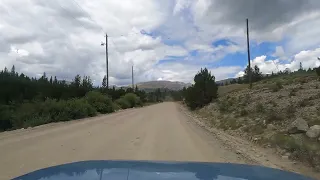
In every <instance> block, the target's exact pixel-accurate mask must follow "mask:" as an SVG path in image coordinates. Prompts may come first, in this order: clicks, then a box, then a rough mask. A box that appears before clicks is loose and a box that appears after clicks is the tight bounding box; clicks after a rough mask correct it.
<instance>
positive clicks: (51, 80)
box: [49, 76, 52, 84]
mask: <svg viewBox="0 0 320 180" xmlns="http://www.w3.org/2000/svg"><path fill="white" fill-rule="evenodd" d="M49 82H50V84H52V76H51V77H50V81H49Z"/></svg>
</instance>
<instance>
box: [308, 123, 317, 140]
mask: <svg viewBox="0 0 320 180" xmlns="http://www.w3.org/2000/svg"><path fill="white" fill-rule="evenodd" d="M306 135H307V136H308V137H309V138H317V137H319V136H320V126H319V125H314V126H311V127H310V129H309V130H308V131H307V133H306Z"/></svg>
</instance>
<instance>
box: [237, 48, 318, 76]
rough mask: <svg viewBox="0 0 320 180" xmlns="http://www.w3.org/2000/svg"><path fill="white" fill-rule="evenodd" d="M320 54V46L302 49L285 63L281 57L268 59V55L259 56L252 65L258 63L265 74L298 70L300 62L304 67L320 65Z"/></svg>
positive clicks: (242, 73) (241, 74) (240, 73)
mask: <svg viewBox="0 0 320 180" xmlns="http://www.w3.org/2000/svg"><path fill="white" fill-rule="evenodd" d="M319 56H320V48H316V49H314V50H309V51H301V52H299V53H298V54H296V55H294V56H293V58H292V60H291V61H290V62H289V63H283V62H282V61H280V60H279V59H274V60H272V59H267V56H265V55H263V56H259V57H256V58H255V59H253V60H252V61H251V66H252V67H254V66H255V65H257V66H258V67H259V68H260V71H261V72H262V73H264V74H271V73H272V72H274V73H275V72H278V71H284V70H285V69H286V68H289V69H290V70H291V71H297V70H298V69H299V67H300V62H301V63H302V66H303V68H304V69H308V68H314V67H319V66H320V61H319V60H318V59H317V57H319ZM243 75H244V72H243V71H240V72H239V73H238V74H237V75H236V77H239V76H243Z"/></svg>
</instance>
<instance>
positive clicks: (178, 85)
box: [137, 81, 191, 91]
mask: <svg viewBox="0 0 320 180" xmlns="http://www.w3.org/2000/svg"><path fill="white" fill-rule="evenodd" d="M137 86H138V88H139V89H148V90H151V89H158V88H160V89H169V90H175V91H177V90H181V89H183V87H189V86H191V83H183V82H178V81H147V82H141V83H138V84H137Z"/></svg>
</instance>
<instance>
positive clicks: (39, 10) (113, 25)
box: [0, 0, 320, 85]
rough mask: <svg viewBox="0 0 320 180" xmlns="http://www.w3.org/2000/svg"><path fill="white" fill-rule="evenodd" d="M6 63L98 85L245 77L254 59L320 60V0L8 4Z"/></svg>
mask: <svg viewBox="0 0 320 180" xmlns="http://www.w3.org/2000/svg"><path fill="white" fill-rule="evenodd" d="M0 17H1V18H0V61H1V63H0V69H3V68H4V67H7V68H8V69H10V68H11V67H12V65H15V68H16V70H17V71H18V72H22V73H24V74H27V75H29V76H32V77H40V76H41V75H42V74H43V72H46V74H47V76H57V78H58V79H65V80H68V81H71V80H72V79H73V78H74V77H75V76H76V75H77V74H79V75H81V76H83V75H87V76H90V77H91V79H92V80H93V82H94V84H95V85H100V84H101V81H102V79H103V76H104V75H105V74H106V57H105V52H106V49H105V46H101V43H105V34H106V33H107V34H108V52H109V81H110V85H127V84H130V83H131V66H134V76H135V82H143V81H151V80H169V81H181V82H186V83H189V82H191V83H192V82H193V77H194V75H195V74H196V73H197V72H198V71H199V70H200V69H201V68H204V67H206V68H208V69H209V70H210V71H211V73H212V74H213V75H214V76H215V77H216V80H222V79H225V78H233V77H239V76H242V75H243V70H244V69H245V67H246V65H247V62H248V60H247V47H246V18H248V19H249V30H250V50H251V62H252V64H253V65H257V66H258V67H259V68H260V70H261V71H262V72H263V73H271V72H277V71H280V70H284V69H286V68H289V69H291V70H292V71H294V70H297V69H298V68H299V64H300V62H302V64H303V67H304V68H306V69H307V68H309V67H311V68H313V67H318V66H320V61H319V60H318V59H317V57H318V56H320V38H319V37H320V1H319V0H268V1H266V0H1V1H0Z"/></svg>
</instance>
